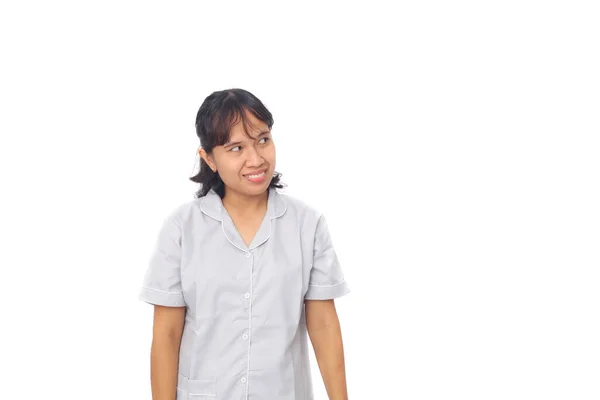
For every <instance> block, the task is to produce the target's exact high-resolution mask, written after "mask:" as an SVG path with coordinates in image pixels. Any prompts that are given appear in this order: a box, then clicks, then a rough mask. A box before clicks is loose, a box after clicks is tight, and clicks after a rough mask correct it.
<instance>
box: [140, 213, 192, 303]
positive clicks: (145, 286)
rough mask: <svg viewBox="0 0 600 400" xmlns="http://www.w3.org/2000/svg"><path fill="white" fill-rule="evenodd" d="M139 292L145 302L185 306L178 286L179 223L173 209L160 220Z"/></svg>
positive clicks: (179, 273) (179, 259)
mask: <svg viewBox="0 0 600 400" xmlns="http://www.w3.org/2000/svg"><path fill="white" fill-rule="evenodd" d="M157 236H158V237H157V238H156V240H155V243H154V248H153V249H152V253H151V256H150V260H149V262H148V266H147V270H146V274H145V276H144V279H143V283H142V287H141V290H140V292H139V299H140V300H142V301H145V302H146V303H150V304H156V305H161V306H169V307H183V306H185V305H186V303H185V301H184V298H183V292H182V289H181V268H180V266H181V224H180V221H179V219H178V218H177V216H176V215H175V213H174V212H172V213H171V214H170V215H169V216H168V217H167V218H165V220H164V221H163V223H162V226H161V228H160V231H159V232H158V235H157Z"/></svg>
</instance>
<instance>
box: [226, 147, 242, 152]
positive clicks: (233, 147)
mask: <svg viewBox="0 0 600 400" xmlns="http://www.w3.org/2000/svg"><path fill="white" fill-rule="evenodd" d="M238 147H239V148H240V149H241V148H242V146H235V147H232V148H231V149H230V150H229V151H233V149H237V148H238Z"/></svg>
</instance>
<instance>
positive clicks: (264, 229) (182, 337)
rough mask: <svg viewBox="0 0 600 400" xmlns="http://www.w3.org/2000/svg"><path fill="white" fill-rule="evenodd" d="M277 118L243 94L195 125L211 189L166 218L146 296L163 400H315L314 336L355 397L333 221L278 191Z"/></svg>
mask: <svg viewBox="0 0 600 400" xmlns="http://www.w3.org/2000/svg"><path fill="white" fill-rule="evenodd" d="M272 126H273V117H272V115H271V113H270V112H269V111H268V110H267V108H266V107H265V106H264V105H263V104H262V102H261V101H260V100H259V99H258V98H256V97H255V96H254V95H253V94H251V93H249V92H248V91H245V90H242V89H230V90H223V91H218V92H214V93H212V94H211V95H210V96H208V97H207V98H206V99H205V100H204V102H203V104H202V105H201V107H200V110H199V111H198V114H197V116H196V133H197V135H198V137H199V139H200V145H201V147H200V149H199V156H200V157H201V162H200V172H199V173H198V174H197V175H196V176H194V177H192V178H190V179H191V180H192V181H194V182H197V183H199V184H200V185H201V188H200V190H199V191H198V193H197V194H196V196H195V198H194V200H191V201H188V202H186V203H184V204H181V205H179V206H178V207H176V208H174V210H173V211H172V212H171V213H170V214H169V215H168V216H167V218H166V219H165V220H164V223H163V225H162V228H161V230H160V232H159V234H158V238H157V241H156V245H155V249H154V252H153V254H152V257H151V259H150V262H149V266H148V270H147V272H146V275H145V277H144V283H143V287H142V288H141V292H140V299H141V300H143V301H145V302H147V303H150V304H154V325H153V340H152V348H151V382H152V383H151V387H152V394H153V399H154V400H162V399H164V400H167V399H169V400H171V399H177V400H183V399H186V400H187V399H189V400H191V399H194V400H199V399H201V398H207V399H209V398H210V399H226V400H232V399H236V400H237V399H240V400H241V399H254V400H273V399H279V400H282V399H289V400H309V399H313V393H312V391H313V389H312V381H311V373H310V365H309V357H308V351H309V349H308V345H307V336H308V337H309V338H310V340H311V343H312V346H313V348H314V351H315V355H316V359H317V361H318V365H319V370H320V372H321V376H322V378H323V381H324V384H325V387H326V389H327V393H328V395H329V398H330V399H346V398H347V390H346V378H345V366H344V354H343V345H342V337H341V331H340V326H339V321H338V317H337V314H336V311H335V305H334V299H335V298H337V297H340V296H343V295H345V294H347V293H348V292H349V288H348V285H347V283H346V281H345V279H344V275H343V273H342V270H341V267H340V264H339V262H338V258H337V256H336V253H335V250H334V248H333V244H332V240H331V237H330V234H329V231H328V228H327V223H326V220H325V218H324V216H323V215H322V214H321V213H319V212H318V211H317V210H315V209H314V208H312V207H310V206H308V205H307V204H305V203H303V202H302V201H300V200H298V199H296V198H294V197H292V196H290V195H287V194H282V193H279V192H278V191H277V188H282V187H283V185H282V184H281V183H280V176H281V174H279V173H277V172H275V143H274V142H273V137H272V135H271V128H272Z"/></svg>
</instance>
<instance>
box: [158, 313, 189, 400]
mask: <svg viewBox="0 0 600 400" xmlns="http://www.w3.org/2000/svg"><path fill="white" fill-rule="evenodd" d="M184 322H185V307H166V306H159V305H155V306H154V324H153V328H152V348H151V350H150V381H151V386H152V400H175V399H176V398H177V374H178V370H179V346H180V345H181V334H182V333H183V324H184Z"/></svg>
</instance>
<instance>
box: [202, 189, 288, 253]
mask: <svg viewBox="0 0 600 400" xmlns="http://www.w3.org/2000/svg"><path fill="white" fill-rule="evenodd" d="M268 190H269V197H268V201H267V212H266V214H265V217H264V219H263V221H262V223H261V225H260V227H259V228H258V231H257V232H256V235H254V238H253V239H252V243H250V246H246V243H244V240H243V239H242V237H241V235H240V234H239V232H238V230H237V229H236V227H235V225H234V223H233V220H232V219H231V216H230V215H229V213H228V212H227V209H226V208H225V207H224V206H223V200H222V199H221V196H219V194H218V193H217V192H215V191H214V189H210V191H209V192H208V193H207V194H206V195H205V196H204V197H203V198H202V202H201V203H200V210H202V212H203V213H204V214H206V215H208V216H209V217H211V218H213V219H215V220H217V221H220V222H221V226H222V228H223V232H224V233H225V236H226V237H227V239H228V240H229V242H231V244H233V245H234V246H236V247H237V248H239V249H240V250H243V251H249V250H252V249H254V248H255V247H258V246H260V245H261V244H262V243H264V242H265V241H267V239H269V237H270V236H271V220H273V219H275V218H279V217H281V216H282V215H283V214H284V213H285V211H286V210H287V203H286V201H285V199H284V197H283V196H282V195H281V194H280V193H279V192H278V191H277V189H276V188H273V187H270V188H269V189H268Z"/></svg>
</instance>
